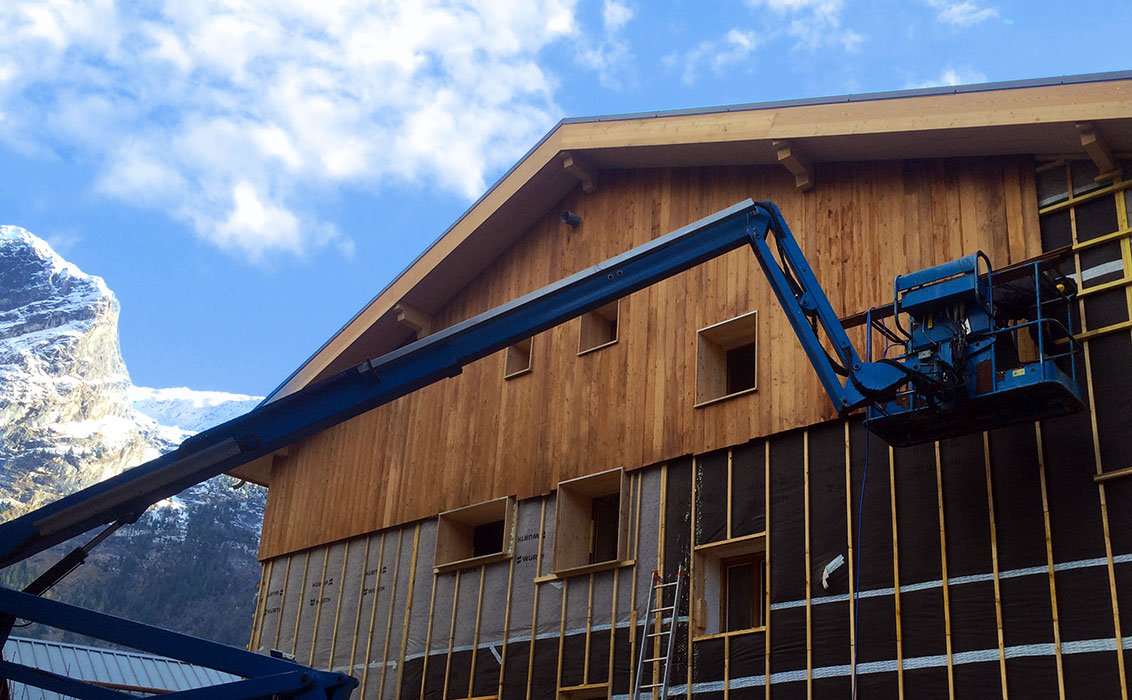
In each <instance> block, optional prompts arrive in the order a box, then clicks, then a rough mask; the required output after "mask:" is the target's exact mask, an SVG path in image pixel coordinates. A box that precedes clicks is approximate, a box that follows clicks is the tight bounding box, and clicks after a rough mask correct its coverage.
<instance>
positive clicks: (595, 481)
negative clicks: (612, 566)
mask: <svg viewBox="0 0 1132 700" xmlns="http://www.w3.org/2000/svg"><path fill="white" fill-rule="evenodd" d="M624 479H625V474H624V472H623V471H622V470H621V469H615V470H612V471H607V472H602V473H601V474H594V475H593V476H585V477H581V478H578V479H572V480H570V481H563V482H562V483H560V484H558V496H557V499H556V507H555V526H554V565H553V570H554V571H555V572H560V571H568V570H570V569H577V568H580V567H586V566H590V565H597V564H605V563H610V562H619V561H622V560H624V559H625V549H626V541H627V537H626V530H627V529H628V505H627V503H626V498H625V495H626V494H627V490H626V489H625V488H624Z"/></svg>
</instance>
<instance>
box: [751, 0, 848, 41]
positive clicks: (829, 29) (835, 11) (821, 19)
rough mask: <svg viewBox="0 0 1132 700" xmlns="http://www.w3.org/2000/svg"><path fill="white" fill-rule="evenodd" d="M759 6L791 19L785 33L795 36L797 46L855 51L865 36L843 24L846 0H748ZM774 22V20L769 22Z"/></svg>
mask: <svg viewBox="0 0 1132 700" xmlns="http://www.w3.org/2000/svg"><path fill="white" fill-rule="evenodd" d="M747 4H748V5H750V6H751V7H752V8H753V9H755V10H760V9H764V8H765V9H767V10H770V11H771V12H772V13H774V14H775V15H778V19H776V20H775V21H776V22H777V21H782V20H784V19H785V18H786V17H787V16H789V17H790V20H789V23H788V24H787V25H786V29H785V30H784V32H785V34H787V35H788V36H790V37H792V38H793V39H794V46H795V48H799V49H806V50H809V51H816V50H817V49H819V48H822V47H824V46H840V47H841V48H842V49H844V50H846V51H855V50H856V49H857V47H858V46H860V44H861V42H862V41H863V40H864V37H863V36H861V34H859V33H857V32H855V31H853V30H852V29H849V28H848V27H844V26H842V21H841V14H842V10H843V9H844V5H845V2H844V0H747ZM767 24H768V25H770V26H773V23H767Z"/></svg>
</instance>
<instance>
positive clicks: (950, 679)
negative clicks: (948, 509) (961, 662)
mask: <svg viewBox="0 0 1132 700" xmlns="http://www.w3.org/2000/svg"><path fill="white" fill-rule="evenodd" d="M935 488H936V491H935V492H936V500H937V501H938V502H939V565H940V573H941V575H942V579H941V580H942V581H943V633H944V639H945V641H946V642H947V697H948V698H950V700H955V659H954V657H953V656H952V653H951V591H950V588H949V586H948V582H947V525H946V521H945V520H944V515H943V468H942V463H941V460H940V455H939V441H938V440H937V441H936V442H935Z"/></svg>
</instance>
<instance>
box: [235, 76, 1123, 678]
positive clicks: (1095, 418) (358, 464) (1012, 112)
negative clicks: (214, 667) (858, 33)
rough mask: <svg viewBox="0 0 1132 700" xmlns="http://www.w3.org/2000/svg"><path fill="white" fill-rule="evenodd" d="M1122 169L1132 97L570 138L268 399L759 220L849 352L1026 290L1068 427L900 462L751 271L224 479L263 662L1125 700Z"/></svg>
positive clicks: (594, 131) (386, 672) (629, 129)
mask: <svg viewBox="0 0 1132 700" xmlns="http://www.w3.org/2000/svg"><path fill="white" fill-rule="evenodd" d="M1130 158H1132V74H1129V73H1121V74H1104V75H1089V76H1078V77H1072V78H1063V79H1053V80H1037V81H1026V82H1021V83H1011V84H990V85H979V86H971V87H963V88H947V89H927V90H913V91H907V92H896V93H884V94H875V95H859V96H850V97H836V98H823V99H815V100H802V101H797V102H780V103H768V104H751V105H738V106H732V107H727V108H720V109H709V110H687V111H680V112H673V113H655V114H634V115H624V116H616V117H602V118H595V119H570V120H565V121H563V122H562V123H560V124H559V125H558V126H557V127H555V128H554V129H553V130H552V131H551V132H550V133H549V134H548V135H547V136H546V137H545V138H544V139H543V140H542V141H541V142H539V143H538V144H537V145H536V146H535V147H534V148H533V149H532V150H531V151H530V152H529V153H528V154H527V155H526V156H525V157H524V158H523V159H522V160H520V161H519V162H518V163H517V164H516V165H515V166H514V167H513V168H512V169H511V170H510V171H509V172H508V173H507V174H506V176H505V177H503V179H501V180H500V181H499V182H498V183H496V185H495V186H494V187H492V188H491V189H490V190H489V191H488V192H487V193H486V194H485V195H484V196H483V197H482V198H481V199H480V200H479V201H478V202H476V203H475V205H473V206H472V208H471V209H469V210H468V211H467V212H466V213H465V214H464V215H463V216H462V217H461V218H460V219H459V220H458V221H457V222H456V223H454V224H453V225H452V227H451V228H450V229H449V230H447V231H446V232H445V233H444V235H443V236H441V237H440V238H439V239H438V240H437V241H436V242H435V243H434V244H433V245H432V246H431V247H430V248H428V250H426V251H425V252H424V253H422V254H421V256H420V257H419V258H418V259H417V260H416V261H415V262H414V263H413V264H412V265H411V266H410V267H409V268H408V269H406V270H405V271H404V272H403V273H402V274H401V275H400V276H399V277H398V278H397V279H396V280H394V281H393V282H392V283H391V284H390V285H389V286H388V287H387V288H386V289H384V290H383V291H382V292H381V293H380V294H379V295H378V296H377V297H376V298H375V299H374V300H373V301H372V302H370V303H369V304H368V305H367V306H366V307H365V308H364V309H363V310H362V311H360V312H359V313H358V314H357V316H355V317H354V318H353V319H352V320H351V321H350V322H349V323H348V324H347V325H346V326H345V327H344V328H342V330H341V331H339V332H338V333H337V334H336V335H335V336H334V337H333V338H331V339H329V340H328V341H327V342H326V344H325V345H324V346H323V347H322V348H321V349H320V350H319V351H318V352H317V353H316V354H315V355H314V356H313V357H311V358H310V360H308V361H307V362H306V363H305V364H304V365H303V366H302V367H300V368H299V369H298V370H297V371H296V372H295V373H294V374H293V375H292V376H291V377H290V378H289V379H288V380H287V382H285V383H284V384H283V385H282V386H281V387H280V388H279V389H278V390H277V391H276V393H275V394H274V395H273V396H272V397H270V399H269V400H271V401H275V400H279V399H281V398H282V397H285V396H287V395H289V394H293V393H295V392H298V391H300V390H301V389H303V388H304V387H307V386H310V385H313V384H315V383H317V382H318V381H320V380H323V379H325V378H328V377H332V376H334V375H335V374H337V373H339V372H341V371H342V370H344V369H348V368H350V367H352V366H355V365H358V364H359V363H364V362H366V361H367V360H368V359H369V358H376V357H379V356H382V355H384V354H386V353H389V352H391V351H395V350H397V349H398V348H401V347H403V346H407V345H410V346H411V344H412V343H413V342H414V341H418V340H422V339H427V338H428V337H430V336H432V335H434V334H436V333H438V332H442V331H443V330H444V329H448V328H452V327H454V326H456V325H457V324H459V323H461V322H464V321H466V320H467V319H469V318H471V317H473V316H475V315H477V314H480V313H482V312H485V311H488V310H490V309H493V308H495V307H498V306H500V305H503V304H506V303H508V302H511V301H512V300H515V299H517V298H519V297H521V296H522V295H525V294H528V293H530V292H532V291H534V290H538V289H540V288H543V287H544V286H546V285H550V284H552V283H554V282H555V281H556V280H559V279H561V278H564V277H566V276H568V275H571V274H574V273H577V272H579V271H580V270H583V269H586V268H589V267H590V266H593V265H596V264H598V263H600V262H602V261H603V260H606V259H608V258H610V257H612V256H615V255H618V254H620V253H623V252H625V251H628V250H630V249H632V248H634V247H636V246H640V245H642V244H646V243H648V242H649V241H652V240H654V239H656V238H657V237H658V236H661V235H663V234H667V233H668V232H670V231H674V230H677V229H679V228H680V227H682V226H685V225H687V224H689V223H691V222H694V221H697V220H699V219H701V218H702V217H705V216H708V215H710V214H712V213H713V212H716V211H718V210H720V209H723V208H725V207H728V206H729V205H732V204H734V203H735V202H739V201H741V200H744V199H745V198H747V197H753V198H754V199H756V200H767V201H773V202H775V203H776V204H777V205H778V207H779V208H780V209H781V211H782V215H783V217H784V218H785V220H786V221H789V222H790V227H791V228H792V229H793V232H794V235H795V237H796V239H797V242H798V245H799V246H800V248H801V250H802V251H804V253H805V256H806V258H807V259H808V260H809V264H810V266H811V267H812V269H813V272H814V274H815V275H816V277H817V279H818V280H820V282H821V285H822V287H823V288H824V290H825V293H826V295H827V296H828V298H829V301H830V304H831V305H832V308H833V309H834V310H835V312H836V314H837V315H838V316H839V317H840V318H841V319H842V321H843V323H844V326H845V328H846V329H847V330H848V332H849V337H850V338H851V339H852V340H853V342H854V344H855V345H856V346H857V347H858V348H864V347H865V346H866V345H868V344H869V343H870V342H871V343H873V344H880V343H882V342H883V338H880V337H878V336H879V334H878V331H877V330H876V329H875V327H873V326H870V325H869V323H868V322H867V321H868V320H869V319H867V318H866V317H865V316H864V315H863V312H865V311H866V310H868V309H870V308H874V307H878V308H883V307H884V306H885V305H889V307H891V305H892V304H893V295H894V290H893V279H894V278H895V277H896V276H897V275H903V274H905V273H908V272H910V271H915V270H921V269H925V268H932V267H933V266H937V265H940V264H942V263H945V262H947V261H949V260H953V259H957V258H962V257H963V256H967V255H970V254H972V253H975V252H976V251H984V252H985V254H986V256H987V257H988V258H989V263H990V265H991V267H992V268H993V269H995V270H1008V269H1012V268H1017V267H1019V266H1021V265H1023V264H1024V263H1028V262H1032V261H1035V260H1041V261H1044V262H1043V265H1045V266H1046V268H1047V269H1049V270H1052V271H1054V272H1056V273H1059V274H1060V275H1062V279H1068V280H1072V282H1073V286H1076V287H1077V288H1078V291H1077V294H1076V296H1075V297H1074V298H1073V302H1072V309H1071V311H1072V313H1071V316H1072V318H1071V319H1070V322H1071V324H1076V325H1075V327H1073V329H1072V337H1052V336H1050V337H1046V336H1044V335H1042V333H1041V332H1039V333H1036V334H1032V338H1033V339H1034V340H1033V342H1039V341H1038V340H1037V338H1038V337H1039V336H1040V337H1042V338H1043V339H1044V342H1045V343H1046V344H1047V345H1048V344H1054V345H1057V344H1060V347H1063V348H1065V349H1066V353H1065V357H1068V359H1063V360H1061V363H1062V365H1061V366H1062V368H1063V369H1065V370H1066V371H1070V370H1072V371H1075V372H1076V382H1077V383H1078V384H1079V388H1080V392H1081V399H1082V402H1083V405H1084V408H1083V410H1079V411H1076V412H1072V413H1068V414H1067V415H1062V416H1058V417H1053V418H1044V419H1042V420H1037V421H1035V420H1032V419H1031V420H1023V421H1021V422H1016V423H1014V424H1013V425H1010V426H1007V427H998V428H995V429H993V430H982V429H978V427H977V426H976V429H974V430H970V429H968V430H966V431H963V433H962V434H957V435H955V436H952V437H947V438H945V439H940V440H929V441H926V442H922V443H920V444H918V445H915V446H910V447H891V446H890V445H889V444H888V443H887V442H886V441H885V440H882V439H881V438H880V437H878V436H877V435H871V434H870V433H869V432H868V431H867V430H866V428H865V424H864V415H863V414H862V413H861V412H851V413H848V414H847V415H844V416H843V417H840V418H839V417H838V415H839V414H838V411H837V407H835V406H834V405H833V404H832V403H831V402H830V401H829V399H828V398H827V396H826V394H825V393H824V392H823V386H822V384H821V383H820V382H819V377H818V376H817V375H816V374H815V372H814V370H813V369H812V368H811V358H810V356H808V354H807V352H806V351H805V348H803V346H802V345H800V344H799V342H798V341H797V340H796V339H795V330H794V329H793V328H792V326H791V323H790V319H789V318H788V314H787V312H786V311H785V310H784V309H783V306H782V304H781V303H780V302H779V300H778V299H777V298H776V296H775V294H774V293H773V290H772V286H771V284H770V283H768V280H767V278H766V277H765V276H764V274H763V272H762V270H760V268H759V265H758V264H757V261H756V259H755V257H754V256H752V254H751V251H750V249H749V248H748V249H737V250H733V251H732V252H729V253H727V254H725V255H723V256H721V257H717V258H714V259H712V260H708V261H706V262H703V263H702V264H698V265H696V266H694V267H692V268H691V269H688V270H686V271H684V272H682V273H680V274H678V275H675V276H673V277H670V278H669V279H666V280H664V281H661V282H659V283H657V284H655V285H652V286H649V287H647V288H644V289H641V290H640V291H636V292H634V293H632V294H629V295H628V296H625V297H623V298H621V299H620V301H617V302H613V303H609V304H605V305H603V306H601V307H599V308H596V309H594V310H592V311H590V312H588V313H586V314H585V315H583V316H581V317H580V318H576V319H573V320H571V321H569V322H567V323H565V324H562V325H559V326H556V327H553V328H550V329H549V330H545V331H542V332H539V333H537V334H535V335H533V336H532V337H530V338H527V339H525V340H521V341H519V342H517V343H515V344H513V345H511V346H510V347H507V348H505V349H503V350H500V351H498V352H496V353H494V354H492V355H489V356H488V357H486V358H484V359H481V360H478V361H476V362H473V363H471V364H469V365H467V366H466V367H464V368H463V371H462V373H461V374H459V375H458V376H453V377H451V378H448V379H445V380H443V381H440V382H438V383H434V384H431V385H428V386H424V387H423V388H420V389H418V390H416V391H413V392H412V393H409V394H408V395H405V396H403V397H401V398H398V399H396V400H394V401H392V402H390V403H387V404H385V405H382V406H379V407H378V408H375V409H373V410H370V411H367V412H365V413H362V414H361V415H359V416H357V417H355V418H352V419H351V420H349V421H347V422H344V423H341V424H338V425H335V426H332V427H329V428H327V429H325V430H322V431H321V432H318V433H317V434H314V435H312V436H310V437H307V438H305V439H303V440H302V441H300V442H298V443H296V444H294V445H292V446H290V447H288V448H286V449H283V450H278V451H276V452H274V453H273V454H270V455H268V456H266V457H263V458H260V459H259V460H257V461H255V462H253V463H251V464H248V465H245V466H244V467H242V468H240V470H239V471H238V473H239V475H240V476H243V477H244V478H248V479H250V480H253V481H256V482H259V483H263V484H266V485H268V487H269V492H268V494H269V495H268V504H267V513H266V516H265V522H264V527H263V538H262V543H261V548H260V558H261V560H262V562H263V578H262V584H261V586H260V592H259V601H258V608H257V612H256V616H255V621H254V630H253V632H252V637H251V648H252V649H253V650H257V651H262V652H268V651H269V650H272V649H277V650H281V651H282V652H285V653H287V654H294V655H295V657H296V660H297V661H299V662H301V663H304V664H309V665H311V666H314V667H318V668H324V669H334V670H338V671H343V672H346V673H349V674H351V675H353V676H355V677H356V678H357V679H358V680H359V681H360V682H361V687H360V688H359V689H358V690H357V691H355V693H356V694H357V695H356V696H355V697H357V696H360V697H363V698H366V700H378V699H387V700H388V699H394V698H397V699H402V698H403V699H409V698H427V699H430V700H439V699H444V700H449V699H457V698H483V699H486V698H503V699H506V700H523V699H531V700H543V699H545V698H574V699H582V698H618V697H620V698H625V697H629V696H630V695H631V694H633V693H634V691H635V689H637V688H638V687H639V688H640V694H641V697H652V696H654V695H655V696H656V697H660V696H662V695H663V694H664V693H667V695H668V696H669V697H673V696H684V695H691V696H694V697H696V698H701V699H704V700H708V699H710V700H718V699H721V698H728V699H730V700H740V699H744V700H746V699H749V698H764V697H765V698H772V697H773V698H810V697H823V698H824V697H849V696H850V695H851V693H852V692H853V690H854V688H855V689H856V691H857V693H858V696H859V697H862V698H887V697H892V698H897V697H899V698H903V697H909V698H928V697H940V698H945V697H965V698H976V697H977V698H992V697H995V698H997V697H1000V696H1001V697H1002V698H1007V697H1008V696H1013V697H1015V698H1019V697H1026V698H1038V697H1048V698H1066V697H1086V696H1087V697H1095V698H1125V699H1127V698H1128V686H1129V665H1130V664H1132V659H1129V658H1127V653H1128V651H1127V650H1130V649H1132V478H1129V475H1132V441H1130V440H1129V439H1128V434H1129V424H1130V423H1132V407H1130V405H1129V402H1128V397H1129V396H1132V245H1130V239H1132V227H1130V214H1129V212H1130V210H1132V159H1130ZM1039 306H1040V303H1039ZM932 318H933V317H931V316H929V317H928V320H927V321H926V327H929V326H931V325H932V323H933V320H932ZM935 318H936V319H937V321H934V322H939V323H942V321H939V320H938V319H939V317H938V316H937V317H935ZM1020 344H1021V343H1020ZM1074 347H1079V351H1077V352H1075V353H1074V352H1072V351H1071V349H1072V348H1074ZM876 352H877V351H876V350H874V355H875V354H876ZM1014 408H1015V407H1014V406H1002V407H999V408H997V409H996V410H998V411H1002V412H1009V411H1012V410H1014ZM1018 408H1019V409H1020V410H1024V409H1025V408H1026V407H1025V406H1020V407H1018ZM992 423H993V421H992ZM953 432H954V431H953ZM682 571H683V572H686V573H687V575H686V576H682V575H681V574H680V572H682ZM654 573H655V576H654ZM668 583H671V584H676V583H679V586H676V585H673V586H670V587H669V588H664V589H658V588H657V587H658V586H660V585H662V584H668ZM677 589H679V595H678V596H673V595H672V594H673V593H676V592H677ZM658 591H659V592H660V595H659V597H658V595H655V593H657V592H658Z"/></svg>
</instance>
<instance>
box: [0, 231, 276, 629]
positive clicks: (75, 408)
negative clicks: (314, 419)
mask: <svg viewBox="0 0 1132 700" xmlns="http://www.w3.org/2000/svg"><path fill="white" fill-rule="evenodd" d="M118 310H119V307H118V301H117V299H116V298H115V296H114V293H113V292H112V291H110V289H109V288H108V287H107V286H106V283H105V282H104V281H103V280H102V279H101V278H99V277H96V276H93V275H88V274H86V273H84V272H83V271H82V270H80V269H79V268H78V267H76V266H75V265H73V264H71V263H69V262H67V261H66V260H64V259H63V258H62V257H60V256H59V255H58V254H57V253H56V252H55V251H54V250H52V248H51V246H49V245H48V244H47V243H46V242H44V241H43V240H41V239H39V238H37V237H36V236H34V235H33V234H31V233H29V232H28V231H26V230H24V229H21V228H17V227H13V226H0V520H7V519H9V518H12V517H16V516H18V515H21V514H23V513H25V512H28V511H29V510H32V509H34V508H36V507H38V506H41V505H43V504H45V503H49V502H51V501H53V500H56V499H58V498H60V497H62V496H65V495H67V494H69V493H72V492H74V491H76V490H79V489H81V488H84V487H86V486H89V485H90V484H93V483H95V482H97V481H101V480H103V479H106V478H108V477H110V476H113V475H116V474H118V473H120V472H122V471H123V470H124V469H126V468H128V467H131V466H135V465H137V464H141V463H142V462H145V461H148V460H149V459H152V458H154V457H156V456H158V455H159V454H161V453H163V452H167V451H169V450H172V449H175V448H176V447H177V445H178V444H180V442H181V441H183V440H184V439H185V438H186V437H188V436H189V435H192V434H193V433H195V432H199V431H200V430H203V429H205V428H207V427H211V426H212V425H216V424H219V423H222V422H224V421H226V420H229V419H231V418H234V417H236V416H237V415H241V414H243V413H246V412H247V411H249V410H251V409H252V408H254V407H255V405H256V404H257V403H259V401H260V397H255V396H246V395H243V394H229V393H224V392H213V391H194V390H191V389H187V388H175V389H152V388H145V387H135V386H133V384H132V383H131V381H130V376H129V372H128V371H127V369H126V365H125V363H124V362H123V360H122V355H121V351H120V349H119V344H118ZM234 484H235V480H233V479H231V478H229V477H225V476H221V477H217V478H215V479H212V480H210V481H209V482H206V483H204V484H201V485H198V486H195V487H192V488H190V489H188V490H186V491H185V492H183V493H182V494H180V495H178V496H177V497H175V498H173V499H169V500H168V501H165V502H163V503H162V504H159V505H158V506H156V507H154V508H151V509H150V510H149V511H148V512H147V514H146V515H145V516H144V517H143V518H142V519H141V520H139V521H138V523H137V524H135V525H132V526H130V527H128V528H126V529H124V530H123V531H121V533H119V534H118V535H116V536H115V537H113V538H111V539H110V540H108V541H107V543H106V544H105V545H103V547H102V548H101V549H100V550H96V552H98V554H97V556H96V557H94V561H93V563H88V564H87V565H85V566H83V567H81V568H80V569H79V571H78V573H77V574H76V575H75V576H74V577H73V578H72V579H69V580H68V581H67V582H65V583H64V585H62V586H61V587H59V588H57V589H56V592H57V593H58V594H59V595H60V597H62V598H63V599H66V600H68V601H69V602H74V603H77V604H79V605H88V606H90V607H95V608H100V609H108V611H111V612H114V613H115V614H119V615H125V616H126V617H131V616H133V617H135V619H143V620H144V621H147V622H151V623H154V624H160V625H165V626H172V627H176V628H179V629H182V630H184V631H189V632H192V633H198V634H203V635H204V636H209V637H211V638H213V639H219V640H221V641H228V642H235V643H238V644H242V643H243V642H245V641H246V634H247V629H246V628H247V627H248V625H249V624H250V620H251V612H250V611H248V612H247V614H246V615H244V616H241V615H240V614H239V613H238V614H237V615H236V616H233V615H232V612H233V611H239V610H241V609H243V608H246V607H247V606H248V605H249V604H250V601H251V600H253V599H254V595H255V586H256V583H257V581H258V574H259V567H258V565H257V564H256V562H255V550H256V547H257V545H258V540H259V528H260V524H261V523H262V521H263V507H264V500H265V497H264V492H263V490H262V489H260V488H258V487H254V486H246V487H244V488H240V489H234V488H232V486H233V485H234ZM177 548H181V549H182V550H184V551H182V553H181V554H177V553H176V550H177ZM185 551H187V552H191V553H192V556H191V558H190V559H188V560H186V561H187V562H188V565H186V566H179V565H178V564H177V561H179V560H181V559H182V558H183V557H184V552H185ZM57 554H58V553H56V554H55V556H57ZM170 559H172V560H174V561H169V560H170ZM50 560H51V555H42V556H41V557H39V558H37V560H35V561H32V562H24V563H22V564H21V565H19V566H17V567H12V568H11V569H8V570H5V571H3V572H0V583H3V584H4V585H12V586H19V585H22V584H23V583H26V582H27V580H30V578H31V577H33V576H34V575H35V574H36V573H38V571H41V570H42V565H43V564H44V563H45V562H49V561H50ZM202 565H203V566H202ZM205 577H208V580H207V581H206V580H204V578H205ZM162 581H164V583H161V582H162ZM147 584H148V585H149V586H153V585H156V586H157V588H158V589H159V595H158V597H157V598H156V599H155V598H153V597H151V596H141V595H139V594H138V592H137V591H139V590H140V589H141V588H142V587H143V586H144V585H147ZM202 600H205V601H210V602H209V603H208V604H207V606H206V605H205V604H204V603H201V602H200V601H202ZM186 607H187V608H190V609H195V608H200V609H197V610H195V612H194V613H193V614H191V615H188V616H186V610H185V608H186ZM123 608H125V609H123ZM198 627H199V628H198Z"/></svg>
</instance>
